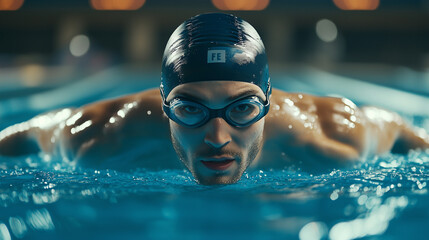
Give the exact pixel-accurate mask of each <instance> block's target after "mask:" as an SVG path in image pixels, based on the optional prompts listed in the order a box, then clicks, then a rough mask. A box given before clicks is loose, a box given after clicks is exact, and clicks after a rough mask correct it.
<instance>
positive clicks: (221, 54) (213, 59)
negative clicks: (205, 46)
mask: <svg viewBox="0 0 429 240" xmlns="http://www.w3.org/2000/svg"><path fill="white" fill-rule="evenodd" d="M225 61H226V60H225V50H208V51H207V63H225Z"/></svg>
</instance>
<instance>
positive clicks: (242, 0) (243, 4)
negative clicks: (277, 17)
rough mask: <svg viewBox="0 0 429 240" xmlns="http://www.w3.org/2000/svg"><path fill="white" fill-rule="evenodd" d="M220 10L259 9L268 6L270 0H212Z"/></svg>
mask: <svg viewBox="0 0 429 240" xmlns="http://www.w3.org/2000/svg"><path fill="white" fill-rule="evenodd" d="M212 3H213V5H214V6H215V7H216V8H218V9H220V10H235V11H259V10H264V9H265V8H267V6H268V4H269V3H270V0H212Z"/></svg>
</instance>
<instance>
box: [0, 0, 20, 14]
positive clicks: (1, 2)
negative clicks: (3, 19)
mask: <svg viewBox="0 0 429 240" xmlns="http://www.w3.org/2000/svg"><path fill="white" fill-rule="evenodd" d="M23 4H24V0H0V11H14V10H18V9H19V8H21V7H22V5H23Z"/></svg>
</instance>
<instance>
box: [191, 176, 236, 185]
mask: <svg viewBox="0 0 429 240" xmlns="http://www.w3.org/2000/svg"><path fill="white" fill-rule="evenodd" d="M194 177H195V180H196V181H197V182H198V183H199V184H202V185H227V184H234V183H236V182H238V180H240V177H234V176H198V175H196V174H194Z"/></svg>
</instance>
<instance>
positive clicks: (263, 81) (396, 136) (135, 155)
mask: <svg viewBox="0 0 429 240" xmlns="http://www.w3.org/2000/svg"><path fill="white" fill-rule="evenodd" d="M428 147H429V137H428V134H427V133H426V132H425V131H424V130H416V129H413V128H411V127H410V126H408V125H407V124H406V123H405V122H404V120H403V119H402V118H401V117H400V116H399V115H398V114H396V113H393V112H389V111H387V110H383V109H379V108H377V107H370V106H369V107H362V108H358V107H357V106H356V105H355V104H354V103H353V102H351V101H350V100H348V99H346V98H334V97H320V96H313V95H307V94H299V93H289V92H284V91H280V90H277V89H272V88H271V82H270V77H269V72H268V63H267V57H266V54H265V48H264V45H263V43H262V40H261V38H260V36H259V35H258V33H257V32H256V30H255V29H254V28H253V27H252V26H251V25H250V24H249V23H248V22H246V21H244V20H242V19H240V18H237V17H235V16H233V15H228V14H222V13H211V14H201V15H198V16H195V17H193V18H191V19H189V20H187V21H185V22H184V23H183V24H181V25H180V26H179V27H178V28H177V29H176V30H175V31H174V32H173V34H172V35H171V37H170V39H169V41H168V43H167V45H166V48H165V52H164V56H163V63H162V73H161V85H160V89H151V90H147V91H143V92H140V93H137V94H133V95H128V96H124V97H121V98H117V99H112V100H104V101H100V102H96V103H92V104H88V105H86V106H82V107H80V108H76V109H71V108H67V109H61V110H57V111H53V112H49V113H46V114H42V115H39V116H36V117H34V118H33V119H30V120H29V121H27V122H23V123H19V124H16V125H13V126H11V127H9V128H6V129H5V130H3V131H2V132H0V154H1V155H8V156H16V155H20V154H31V153H37V152H41V151H42V152H44V153H46V154H49V155H52V156H57V157H61V158H62V159H64V160H65V161H69V162H70V163H73V164H77V165H80V166H88V167H95V168H101V167H112V168H119V169H127V168H128V169H129V168H136V167H141V168H149V169H151V168H158V169H161V168H170V167H181V166H182V167H183V166H184V167H186V168H187V169H188V170H189V171H190V172H191V173H192V174H193V176H194V177H195V179H196V181H197V182H199V183H201V184H206V185H212V184H231V183H235V182H237V181H238V180H239V179H240V178H241V176H242V174H243V173H244V171H245V170H246V169H269V168H272V169H276V168H285V167H288V166H291V165H296V166H300V167H302V168H304V169H308V170H309V171H319V170H322V169H329V168H337V167H343V166H348V165H350V164H353V163H356V162H358V161H362V160H364V159H366V158H368V157H370V156H373V155H375V154H383V153H387V152H389V151H392V152H397V153H407V152H408V151H409V150H410V149H426V148H428ZM178 159H179V161H178Z"/></svg>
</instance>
